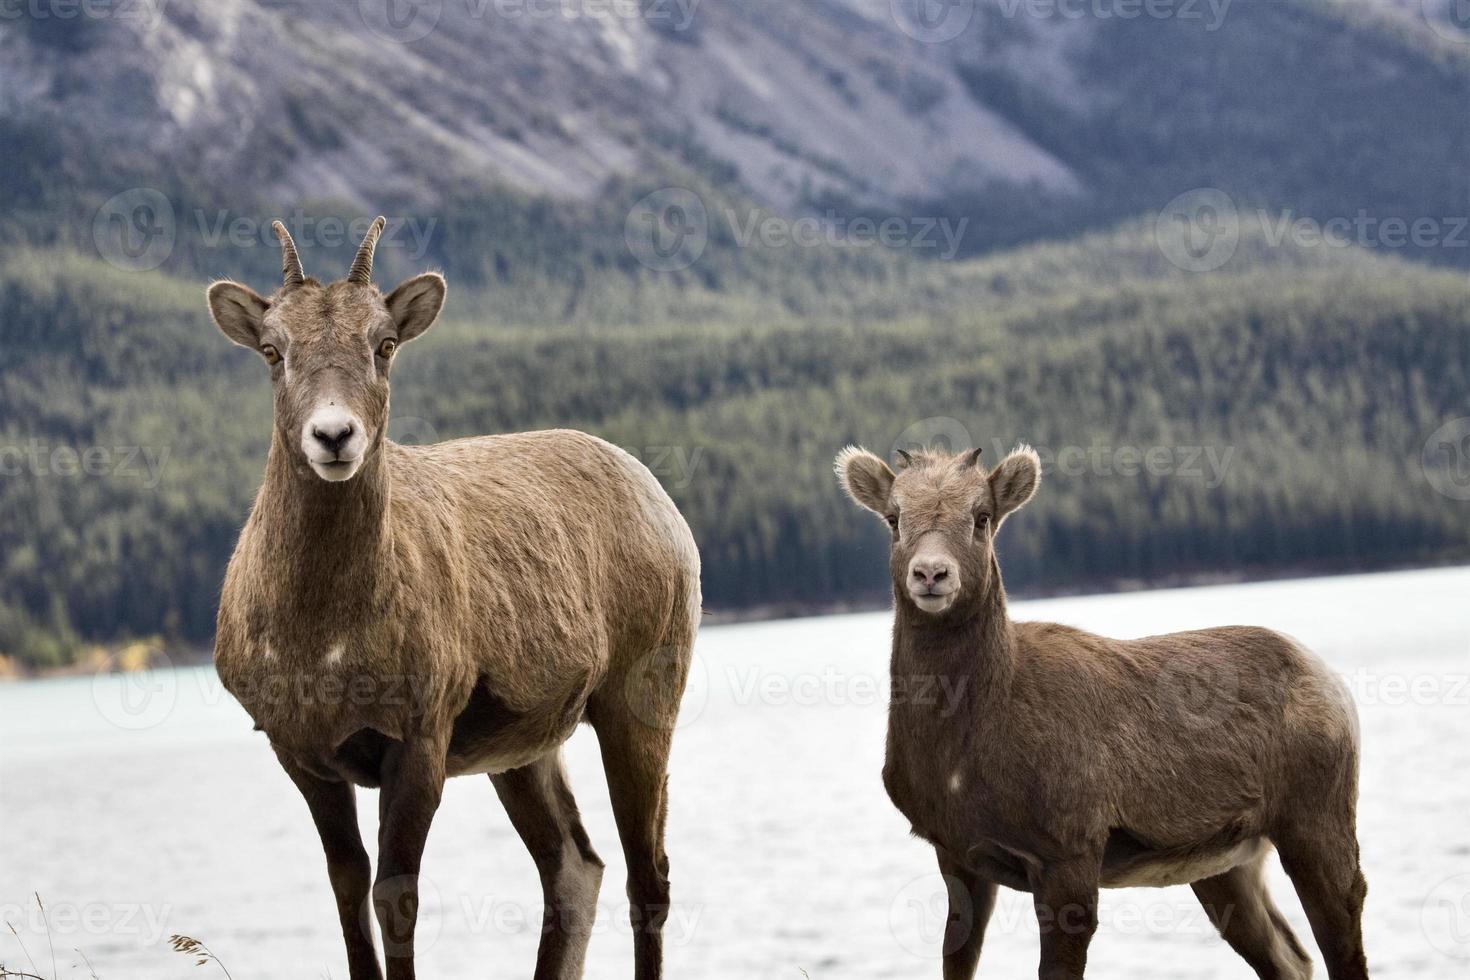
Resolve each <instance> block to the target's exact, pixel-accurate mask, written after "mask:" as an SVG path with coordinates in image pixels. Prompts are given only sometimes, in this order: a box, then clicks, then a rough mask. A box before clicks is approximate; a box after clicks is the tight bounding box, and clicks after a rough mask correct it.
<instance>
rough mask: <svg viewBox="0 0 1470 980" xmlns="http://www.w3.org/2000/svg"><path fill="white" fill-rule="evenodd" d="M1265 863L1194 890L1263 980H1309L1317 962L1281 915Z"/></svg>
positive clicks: (1199, 884)
mask: <svg viewBox="0 0 1470 980" xmlns="http://www.w3.org/2000/svg"><path fill="white" fill-rule="evenodd" d="M1263 861H1264V855H1262V858H1259V859H1257V860H1254V861H1251V862H1249V863H1247V864H1242V865H1241V866H1240V867H1238V868H1232V869H1231V870H1229V871H1227V872H1225V873H1224V874H1222V875H1216V876H1215V877H1213V878H1205V879H1204V880H1202V881H1196V882H1195V883H1194V885H1193V886H1192V887H1193V888H1194V894H1195V895H1196V896H1197V897H1198V898H1199V900H1200V904H1201V905H1203V906H1204V907H1205V912H1206V913H1208V914H1209V916H1210V921H1211V922H1213V923H1214V924H1215V928H1217V929H1219V930H1220V935H1222V936H1224V937H1225V941H1226V942H1228V943H1229V944H1230V946H1231V948H1233V949H1234V950H1235V951H1236V952H1237V953H1239V954H1240V955H1241V957H1242V958H1243V959H1244V960H1245V961H1246V962H1247V963H1249V964H1250V967H1251V969H1252V970H1255V971H1256V975H1257V976H1259V977H1261V980H1308V978H1309V977H1311V975H1312V958H1311V957H1310V956H1308V955H1307V951H1306V950H1305V949H1303V948H1302V944H1301V941H1300V940H1298V939H1297V938H1296V935H1295V934H1293V933H1292V931H1291V927H1290V926H1288V925H1287V924H1286V920H1285V919H1284V918H1283V917H1282V915H1281V913H1280V912H1279V911H1277V909H1276V906H1275V905H1274V904H1273V903H1272V901H1271V896H1270V894H1269V893H1268V892H1267V891H1266V882H1265V880H1264V879H1263V877H1262V875H1261V867H1262V864H1263Z"/></svg>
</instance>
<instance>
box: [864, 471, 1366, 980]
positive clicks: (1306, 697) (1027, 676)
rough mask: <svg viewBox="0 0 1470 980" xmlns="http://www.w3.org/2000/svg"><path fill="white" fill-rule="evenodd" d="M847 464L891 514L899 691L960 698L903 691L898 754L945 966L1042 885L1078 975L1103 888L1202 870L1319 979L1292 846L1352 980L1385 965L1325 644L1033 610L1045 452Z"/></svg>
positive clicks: (1060, 947)
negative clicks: (1269, 866)
mask: <svg viewBox="0 0 1470 980" xmlns="http://www.w3.org/2000/svg"><path fill="white" fill-rule="evenodd" d="M836 466H837V473H838V477H839V479H840V480H841V482H842V485H843V486H844V487H845V488H846V490H847V492H848V494H849V495H850V496H851V497H852V499H853V500H855V501H856V502H857V503H858V504H860V505H861V506H863V507H865V508H867V509H869V510H871V511H873V512H874V513H876V514H878V516H880V517H881V518H883V519H884V520H885V521H886V522H887V524H888V526H889V528H890V529H891V530H892V543H891V553H890V559H889V568H890V571H891V574H892V579H893V595H894V607H895V611H894V612H895V621H894V629H893V653H892V675H893V677H892V679H893V689H894V691H895V692H902V691H913V690H919V689H920V687H919V684H918V683H917V682H918V681H920V680H921V679H923V678H928V679H930V680H933V679H934V678H936V677H938V678H940V679H943V680H945V681H947V682H948V687H947V688H946V689H947V690H950V691H958V692H959V699H958V703H957V704H956V703H946V705H945V706H944V707H945V709H946V710H940V709H939V708H937V707H935V706H933V705H932V704H930V703H928V699H924V698H917V697H914V698H908V697H899V696H897V695H896V696H895V697H894V699H893V703H892V706H891V708H890V714H889V727H888V747H887V761H886V763H885V765H884V770H883V781H884V785H885V787H886V788H887V790H888V794H889V796H890V798H891V799H892V800H893V802H894V804H895V805H896V806H897V807H898V809H899V811H900V812H902V813H903V815H904V816H905V817H906V818H907V819H908V820H909V821H910V822H911V823H912V825H913V828H914V833H915V834H917V835H918V836H920V837H921V838H923V839H925V840H927V841H929V842H930V843H931V844H933V845H934V848H935V850H936V851H937V852H938V858H939V867H940V871H941V874H942V875H943V876H944V878H945V881H946V884H947V888H948V891H949V899H950V915H949V921H948V925H947V929H946V933H945V941H944V976H945V978H946V980H961V978H965V980H968V978H970V977H973V976H974V975H975V970H976V966H977V964H978V962H979V958H980V946H981V941H982V939H983V937H984V932H985V925H986V921H987V919H988V918H989V916H990V913H991V910H992V908H993V906H994V903H995V896H996V886H997V885H1005V886H1007V887H1009V888H1014V889H1018V890H1021V891H1027V892H1030V893H1031V894H1032V895H1033V897H1034V901H1035V905H1036V910H1037V915H1038V921H1039V923H1040V925H1041V969H1040V976H1041V977H1042V980H1061V978H1069V980H1071V978H1079V977H1081V976H1082V975H1083V968H1084V965H1085V963H1086V959H1087V947H1088V943H1089V941H1090V940H1091V938H1092V935H1093V932H1094V931H1095V929H1096V924H1097V895H1098V888H1099V887H1100V886H1101V887H1124V886H1133V885H1149V886H1163V885H1173V884H1185V883H1188V884H1191V885H1193V887H1194V891H1195V894H1196V895H1197V896H1198V898H1199V900H1200V902H1201V903H1202V904H1203V905H1204V907H1205V910H1206V911H1207V912H1208V913H1209V915H1210V917H1211V919H1212V920H1213V921H1214V923H1215V925H1216V926H1217V927H1218V928H1219V930H1220V931H1221V933H1222V934H1223V935H1224V937H1225V939H1226V940H1227V941H1228V942H1229V943H1230V945H1231V946H1232V947H1234V948H1235V950H1236V951H1237V952H1238V953H1239V954H1240V955H1241V956H1242V957H1244V958H1245V960H1246V961H1247V962H1248V963H1249V964H1250V965H1251V967H1252V968H1254V969H1255V971H1256V972H1257V973H1258V974H1259V975H1260V976H1262V977H1280V978H1290V980H1297V978H1304V977H1307V976H1309V975H1310V973H1311V959H1310V958H1309V957H1308V956H1307V954H1306V953H1305V952H1304V950H1303V949H1302V946H1301V943H1300V942H1298V940H1297V938H1296V937H1295V936H1294V935H1292V932H1291V930H1290V929H1289V928H1288V927H1287V924H1286V922H1285V920H1284V919H1283V918H1282V916H1281V914H1280V913H1279V912H1278V911H1277V910H1276V908H1275V907H1274V906H1273V905H1272V903H1271V899H1270V897H1269V896H1268V894H1267V893H1266V889H1265V886H1264V884H1263V882H1262V878H1261V873H1262V862H1263V861H1264V859H1265V857H1266V855H1267V853H1268V851H1269V848H1270V845H1275V847H1276V849H1277V850H1278V852H1279V853H1280V855H1281V860H1282V863H1283V865H1284V866H1285V868H1286V871H1287V874H1289V875H1290V876H1291V880H1292V882H1293V884H1294V885H1295V886H1296V891H1297V894H1298V896H1299V897H1300V898H1301V902H1302V905H1303V907H1304V908H1305V910H1306V912H1307V918H1308V919H1309V920H1310V922H1311V925H1312V932H1313V934H1314V935H1315V936H1316V939H1317V943H1318V946H1319V947H1320V948H1321V951H1322V954H1323V956H1324V957H1325V958H1326V961H1327V970H1328V974H1329V975H1330V976H1331V977H1332V980H1359V978H1364V977H1366V976H1367V975H1368V973H1367V965H1366V962H1365V959H1364V955H1363V945H1362V937H1361V916H1362V909H1363V900H1364V896H1365V895H1366V893H1367V884H1366V883H1365V881H1364V880H1363V875H1362V873H1361V871H1360V870H1359V866H1358V845H1357V839H1356V836H1355V827H1354V824H1355V809H1356V804H1357V777H1358V730H1357V715H1356V710H1355V707H1354V705H1353V703H1352V699H1351V697H1350V696H1349V695H1348V693H1347V692H1346V690H1345V689H1344V687H1343V685H1342V684H1341V683H1340V682H1339V681H1338V679H1337V678H1335V677H1334V676H1333V675H1332V674H1331V673H1330V672H1329V671H1328V669H1327V668H1326V667H1325V666H1324V665H1323V664H1322V663H1321V662H1320V661H1319V660H1317V659H1316V657H1314V656H1313V655H1312V654H1310V653H1308V652H1307V651H1305V650H1303V649H1302V648H1301V647H1300V646H1298V645H1297V644H1295V643H1293V642H1292V641H1291V640H1289V639H1287V638H1286V637H1284V636H1281V635H1279V634H1277V633H1273V632H1270V631H1269V630H1265V629H1256V628H1250V627H1243V626H1235V627H1227V628H1223V629H1210V630H1201V631H1198V632H1192V633H1176V634H1172V635H1168V636H1155V637H1149V638H1147V639H1140V640H1127V641H1124V640H1111V639H1105V638H1103V637H1100V636H1095V635H1093V634H1090V633H1085V632H1083V631H1081V630H1077V629H1072V628H1069V627H1066V626H1059V625H1056V624H1053V623H1013V622H1011V620H1010V618H1009V617H1008V616H1007V613H1006V593H1005V588H1004V587H1003V585H1002V584H1001V577H1000V566H999V564H998V563H997V561H996V556H995V550H994V543H995V535H996V533H997V531H998V530H999V529H1000V526H1001V524H1002V522H1004V521H1005V519H1006V517H1007V516H1008V515H1010V514H1011V513H1013V512H1014V511H1015V510H1016V509H1017V508H1019V507H1021V506H1022V505H1023V504H1025V503H1026V502H1027V501H1028V500H1029V499H1030V498H1031V496H1032V494H1033V493H1034V492H1035V491H1036V488H1037V485H1038V484H1039V482H1040V477H1041V468H1040V463H1039V461H1038V458H1037V455H1036V454H1035V453H1034V452H1033V451H1031V450H1030V449H1029V448H1025V447H1023V448H1021V449H1019V450H1017V451H1016V452H1014V453H1012V454H1011V455H1010V456H1008V457H1007V458H1006V459H1004V460H1002V461H1001V462H1000V464H999V465H997V466H996V467H995V469H994V470H991V471H990V472H988V473H987V472H986V471H985V469H984V468H983V467H982V466H981V465H980V454H979V451H978V450H977V451H971V452H966V453H961V454H958V455H950V454H947V453H941V452H922V453H915V454H912V455H910V454H900V464H899V467H898V470H899V471H898V472H897V474H895V472H894V471H893V470H892V469H890V468H889V466H888V465H887V464H886V463H884V461H883V460H881V459H879V458H878V457H877V456H874V455H873V454H872V453H869V452H866V451H864V450H862V449H857V448H850V449H848V450H846V451H845V452H843V453H842V454H841V455H839V456H838V457H837V461H836Z"/></svg>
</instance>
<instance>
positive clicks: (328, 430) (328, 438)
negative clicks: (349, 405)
mask: <svg viewBox="0 0 1470 980" xmlns="http://www.w3.org/2000/svg"><path fill="white" fill-rule="evenodd" d="M354 431H355V429H354V428H353V425H352V422H351V420H349V419H342V420H340V421H339V420H336V419H334V420H332V421H330V422H317V423H315V424H313V425H312V427H311V437H312V438H313V439H315V440H316V441H317V442H319V443H321V444H322V447H323V448H324V449H326V450H327V451H328V452H332V453H335V452H338V451H340V450H341V449H342V447H343V446H344V445H346V443H347V440H348V439H351V438H352V433H353V432H354Z"/></svg>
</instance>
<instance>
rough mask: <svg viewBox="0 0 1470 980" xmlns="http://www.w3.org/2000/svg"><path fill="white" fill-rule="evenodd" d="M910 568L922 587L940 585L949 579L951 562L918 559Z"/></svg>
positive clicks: (937, 559)
mask: <svg viewBox="0 0 1470 980" xmlns="http://www.w3.org/2000/svg"><path fill="white" fill-rule="evenodd" d="M909 568H910V570H911V571H912V572H913V576H914V581H916V582H918V583H919V584H920V585H929V586H933V585H938V584H939V583H940V582H943V581H944V580H945V579H947V578H949V562H947V561H945V560H944V559H942V558H916V559H914V563H913V564H912V565H910V566H909Z"/></svg>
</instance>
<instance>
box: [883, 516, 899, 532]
mask: <svg viewBox="0 0 1470 980" xmlns="http://www.w3.org/2000/svg"><path fill="white" fill-rule="evenodd" d="M883 519H884V520H885V521H887V522H888V526H889V527H891V528H893V530H895V531H897V530H898V515H897V514H889V515H888V516H887V517H885V518H883Z"/></svg>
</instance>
